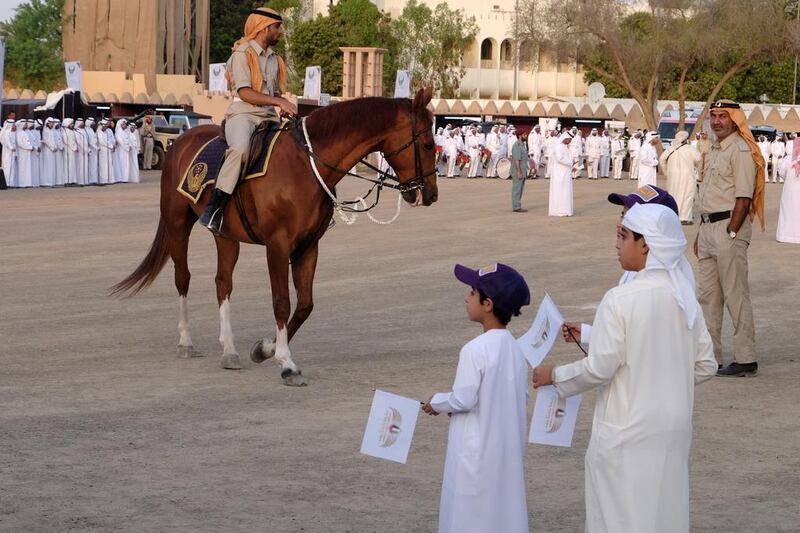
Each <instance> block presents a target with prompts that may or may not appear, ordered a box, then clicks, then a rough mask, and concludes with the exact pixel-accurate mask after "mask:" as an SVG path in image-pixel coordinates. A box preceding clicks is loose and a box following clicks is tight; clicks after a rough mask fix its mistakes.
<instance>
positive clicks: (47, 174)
mask: <svg viewBox="0 0 800 533" xmlns="http://www.w3.org/2000/svg"><path fill="white" fill-rule="evenodd" d="M54 126H55V121H54V120H53V119H52V118H48V119H47V120H45V121H44V130H42V177H41V181H40V185H41V186H42V187H53V186H55V184H56V161H57V160H58V158H59V155H60V154H59V152H58V144H56V134H55V129H53V127H54Z"/></svg>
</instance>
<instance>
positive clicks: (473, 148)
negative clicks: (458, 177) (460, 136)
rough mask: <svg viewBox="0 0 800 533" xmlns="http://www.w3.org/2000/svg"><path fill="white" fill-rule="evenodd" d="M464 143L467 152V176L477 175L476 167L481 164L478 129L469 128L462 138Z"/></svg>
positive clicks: (473, 176)
mask: <svg viewBox="0 0 800 533" xmlns="http://www.w3.org/2000/svg"><path fill="white" fill-rule="evenodd" d="M464 143H465V144H466V145H467V153H468V154H469V172H467V177H468V178H476V177H478V168H480V166H481V147H480V144H478V130H477V129H476V128H474V127H473V128H470V130H469V133H467V136H466V137H465V138H464Z"/></svg>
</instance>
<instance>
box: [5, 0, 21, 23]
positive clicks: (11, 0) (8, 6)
mask: <svg viewBox="0 0 800 533" xmlns="http://www.w3.org/2000/svg"><path fill="white" fill-rule="evenodd" d="M27 3H28V0H0V21H2V22H5V21H7V20H8V19H10V18H11V17H13V16H14V8H16V7H17V6H19V5H20V4H27Z"/></svg>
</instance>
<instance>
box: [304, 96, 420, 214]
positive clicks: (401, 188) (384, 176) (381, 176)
mask: <svg viewBox="0 0 800 533" xmlns="http://www.w3.org/2000/svg"><path fill="white" fill-rule="evenodd" d="M302 120H303V119H300V118H297V119H295V120H294V121H293V123H292V129H293V130H294V132H295V139H296V140H297V141H298V143H299V144H300V146H301V147H302V148H303V150H304V151H305V152H306V154H307V155H308V156H309V157H311V158H313V159H314V160H315V161H317V162H318V163H320V164H321V165H322V166H324V167H326V168H328V169H329V170H332V171H334V172H337V173H340V174H343V175H345V176H353V177H355V178H359V179H362V180H364V181H369V182H371V183H373V184H374V185H373V187H372V188H371V189H370V190H369V192H368V193H367V194H366V195H365V196H364V198H367V197H368V196H369V195H370V194H371V193H372V191H373V190H374V189H375V188H377V189H378V196H380V190H381V189H382V188H384V187H385V188H388V189H394V190H396V191H398V192H400V193H401V194H402V193H406V192H411V191H415V190H424V189H425V178H427V177H428V176H431V175H433V174H436V167H434V168H432V169H431V170H429V171H427V172H423V170H422V156H421V154H420V147H419V138H420V137H421V136H422V135H424V134H425V131H426V130H425V129H422V130H417V128H416V114H415V113H414V110H413V109H412V110H411V139H410V140H409V141H408V142H406V143H405V144H403V145H402V146H400V147H399V148H397V149H396V150H393V151H392V152H390V153H384V154H383V156H384V157H385V158H389V157H393V156H396V155H397V154H399V153H400V152H402V151H403V150H406V149H408V148H409V147H410V146H411V145H412V144H413V145H414V172H415V175H414V178H413V179H412V180H410V181H408V182H407V183H400V181H399V180H398V178H397V177H396V176H392V175H391V174H388V173H387V172H385V171H383V170H381V169H379V168H377V167H376V166H374V165H372V164H371V163H369V162H368V161H366V160H365V159H361V160H360V161H359V162H360V163H361V164H363V165H364V166H366V167H367V168H370V169H372V170H374V171H375V172H376V173H377V174H378V179H377V180H375V179H372V178H368V177H366V176H361V175H360V174H356V173H355V172H351V171H350V170H345V169H342V168H338V167H337V166H335V165H331V164H329V163H327V162H326V161H324V160H323V159H321V158H320V157H319V156H318V155H317V154H316V153H314V151H313V150H311V147H310V146H309V144H308V143H307V142H306V140H305V138H304V136H303V133H302V130H303V127H302V124H301V121H302ZM386 180H392V181H396V182H397V183H396V184H395V183H387V181H386ZM342 203H343V204H346V203H348V202H342ZM375 205H377V198H376V200H375V203H374V204H372V205H371V206H370V207H368V208H366V209H361V210H356V209H353V208H349V209H350V210H352V211H369V210H370V209H372V208H373V207H375Z"/></svg>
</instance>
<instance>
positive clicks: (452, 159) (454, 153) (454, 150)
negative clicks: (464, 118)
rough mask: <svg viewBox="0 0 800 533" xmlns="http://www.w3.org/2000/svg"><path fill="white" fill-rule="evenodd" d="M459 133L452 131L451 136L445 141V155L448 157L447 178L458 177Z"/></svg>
mask: <svg viewBox="0 0 800 533" xmlns="http://www.w3.org/2000/svg"><path fill="white" fill-rule="evenodd" d="M457 137H458V133H457V130H450V135H448V136H447V138H446V139H445V140H444V155H446V156H447V177H448V178H455V177H456V159H457V158H458V139H457Z"/></svg>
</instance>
